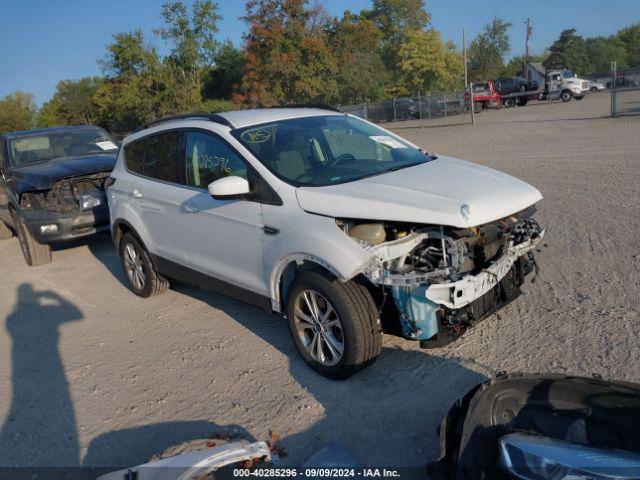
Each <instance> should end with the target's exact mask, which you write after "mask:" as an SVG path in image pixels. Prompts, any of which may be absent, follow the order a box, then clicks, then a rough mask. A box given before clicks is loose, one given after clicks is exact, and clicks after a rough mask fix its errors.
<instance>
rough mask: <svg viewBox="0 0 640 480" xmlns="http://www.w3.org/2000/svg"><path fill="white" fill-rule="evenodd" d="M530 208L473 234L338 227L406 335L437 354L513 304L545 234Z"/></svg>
mask: <svg viewBox="0 0 640 480" xmlns="http://www.w3.org/2000/svg"><path fill="white" fill-rule="evenodd" d="M533 212H534V208H533V207H530V208H529V209H526V210H524V211H521V212H518V213H516V214H514V215H511V216H509V217H506V218H503V219H500V220H497V221H494V222H491V223H487V224H484V225H480V226H477V227H471V228H455V227H447V226H428V225H410V224H401V223H393V222H379V223H371V222H363V221H353V220H352V221H346V220H341V221H339V222H338V223H339V225H340V227H341V228H342V229H343V231H345V233H347V234H348V235H349V236H350V237H351V238H353V239H355V240H357V241H359V242H361V244H362V245H363V247H364V248H365V249H366V250H367V251H368V252H370V253H371V254H372V258H371V260H370V261H369V262H368V263H367V264H366V265H364V267H363V269H362V273H363V274H364V275H365V276H366V277H367V278H368V279H369V280H370V281H371V282H372V283H373V284H375V285H379V286H380V287H381V288H382V289H383V295H384V296H386V295H391V297H392V298H393V301H394V304H395V307H396V309H397V311H398V316H399V320H400V326H401V327H402V333H403V335H404V336H405V337H406V338H409V339H413V340H420V341H421V345H422V346H424V347H429V346H440V345H442V344H443V343H448V342H449V341H451V340H453V339H455V338H456V337H457V336H459V335H460V334H462V333H463V332H464V330H465V329H466V328H467V327H469V326H470V325H472V324H473V323H475V322H477V321H479V320H480V319H482V318H483V317H485V316H486V315H488V314H489V313H492V312H494V311H496V310H497V309H498V308H500V307H501V306H503V305H504V304H506V303H508V302H509V301H510V300H512V299H513V298H515V297H516V296H517V294H518V293H519V287H520V286H521V285H522V284H523V283H524V278H525V276H526V275H527V274H529V273H531V272H532V271H534V269H536V268H537V267H536V263H535V258H534V250H535V249H536V248H537V247H538V246H539V245H540V243H541V242H542V240H543V238H544V236H545V233H546V230H545V229H542V228H540V226H539V225H538V223H537V222H536V221H535V220H534V219H533V218H532V216H531V215H532V214H533Z"/></svg>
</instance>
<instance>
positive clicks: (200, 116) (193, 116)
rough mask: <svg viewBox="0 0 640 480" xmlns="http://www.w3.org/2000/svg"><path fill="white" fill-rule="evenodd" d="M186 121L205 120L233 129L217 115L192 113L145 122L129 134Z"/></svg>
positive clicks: (231, 125) (229, 123) (224, 119)
mask: <svg viewBox="0 0 640 480" xmlns="http://www.w3.org/2000/svg"><path fill="white" fill-rule="evenodd" d="M187 119H205V120H209V121H210V122H216V123H220V124H222V125H225V126H227V127H229V128H233V124H232V123H231V122H230V121H229V120H227V119H226V118H224V117H223V116H222V115H220V114H218V113H207V112H193V113H182V114H180V115H172V116H170V117H163V118H158V119H157V120H153V121H151V122H147V123H144V124H142V125H140V126H139V127H138V128H136V129H135V130H134V131H133V132H131V133H135V132H139V131H140V130H145V129H147V128H150V127H153V126H154V125H159V124H161V123H165V122H170V121H171V120H187Z"/></svg>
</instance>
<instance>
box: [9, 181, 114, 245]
mask: <svg viewBox="0 0 640 480" xmlns="http://www.w3.org/2000/svg"><path fill="white" fill-rule="evenodd" d="M108 177H109V172H98V173H94V174H90V175H83V176H79V177H71V178H65V179H62V180H58V181H56V182H55V183H53V184H52V185H51V188H49V189H46V190H37V191H26V192H22V193H21V194H20V200H19V205H20V210H21V211H22V215H23V216H24V219H25V223H26V225H27V227H28V228H29V230H30V231H31V233H32V235H33V236H34V237H35V238H36V239H37V240H38V241H39V242H40V243H51V242H55V241H61V240H68V239H71V238H77V237H82V236H87V235H91V234H93V233H98V232H100V231H106V230H107V229H108V224H109V207H108V205H107V200H106V196H105V191H104V185H105V181H106V180H107V178H108Z"/></svg>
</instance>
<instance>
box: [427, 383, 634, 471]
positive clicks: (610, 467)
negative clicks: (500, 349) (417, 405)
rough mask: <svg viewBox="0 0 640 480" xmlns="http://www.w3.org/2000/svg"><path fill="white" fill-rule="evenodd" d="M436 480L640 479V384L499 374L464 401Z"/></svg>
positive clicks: (450, 425)
mask: <svg viewBox="0 0 640 480" xmlns="http://www.w3.org/2000/svg"><path fill="white" fill-rule="evenodd" d="M438 430H439V436H440V459H439V460H438V461H437V462H434V463H432V464H429V465H428V467H427V468H428V475H427V478H428V479H430V480H487V479H499V480H516V479H520V480H608V479H611V480H613V479H616V480H632V479H633V480H637V479H639V478H640V385H637V384H633V383H624V382H615V381H605V380H603V379H601V378H599V377H593V378H583V377H575V376H564V375H557V374H517V373H513V374H499V375H498V376H497V377H496V378H493V379H491V380H489V381H487V382H485V383H482V384H480V385H477V386H476V387H474V388H473V389H472V390H471V391H470V392H469V393H467V395H465V396H464V397H463V398H461V399H460V400H458V401H457V402H456V403H455V404H454V405H453V407H452V408H451V409H450V410H449V412H448V413H447V415H446V417H445V418H444V420H443V421H442V423H441V425H440V428H439V429H438Z"/></svg>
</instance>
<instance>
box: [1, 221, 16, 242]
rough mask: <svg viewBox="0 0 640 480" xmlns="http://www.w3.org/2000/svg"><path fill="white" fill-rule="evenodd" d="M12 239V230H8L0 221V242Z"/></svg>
mask: <svg viewBox="0 0 640 480" xmlns="http://www.w3.org/2000/svg"><path fill="white" fill-rule="evenodd" d="M12 237H13V230H11V229H10V228H9V226H8V225H7V224H5V223H4V222H3V221H2V220H0V240H8V239H9V238H12Z"/></svg>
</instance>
